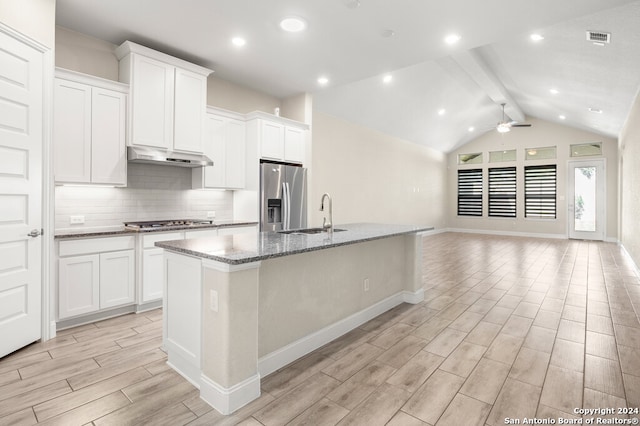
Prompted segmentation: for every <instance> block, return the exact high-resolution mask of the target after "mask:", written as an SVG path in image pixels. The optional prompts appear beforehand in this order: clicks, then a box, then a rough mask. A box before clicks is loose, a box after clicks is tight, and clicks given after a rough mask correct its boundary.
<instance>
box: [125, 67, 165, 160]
mask: <svg viewBox="0 0 640 426" xmlns="http://www.w3.org/2000/svg"><path fill="white" fill-rule="evenodd" d="M173 73H174V67H173V66H171V65H168V64H165V63H164V62H160V61H156V60H154V59H151V58H146V57H144V56H139V55H133V78H132V80H131V81H132V84H131V105H132V111H131V127H132V129H131V135H132V136H131V141H130V143H131V144H132V145H146V146H155V147H159V148H166V149H171V148H172V146H173V90H174V80H173Z"/></svg>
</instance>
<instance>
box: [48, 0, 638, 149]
mask: <svg viewBox="0 0 640 426" xmlns="http://www.w3.org/2000/svg"><path fill="white" fill-rule="evenodd" d="M56 8H57V18H56V20H57V24H58V25H60V26H63V27H66V28H69V29H72V30H75V31H78V32H81V33H85V34H88V35H91V36H94V37H97V38H100V39H103V40H106V41H109V42H111V43H114V44H120V43H122V42H123V41H124V40H132V41H135V42H137V43H140V44H144V45H147V46H149V47H152V48H155V49H158V50H162V51H164V52H166V53H169V54H173V55H175V56H178V57H181V58H184V59H187V60H190V61H192V62H195V63H198V64H201V65H204V66H207V67H210V68H213V69H214V70H215V71H216V75H217V76H218V77H220V78H223V79H226V80H230V81H233V82H235V83H238V84H242V85H245V86H248V87H251V88H253V89H256V90H259V91H262V92H265V93H269V94H271V95H273V96H276V97H280V98H286V97H288V96H292V95H295V94H298V93H301V92H310V93H313V99H314V108H316V109H317V110H319V111H322V112H324V113H327V114H331V115H334V116H337V117H340V118H344V119H346V120H349V121H352V122H355V123H359V124H361V125H364V126H367V127H370V128H373V129H376V130H379V131H381V132H384V133H387V134H390V135H392V136H395V137H399V138H402V139H405V140H408V141H411V142H415V143H418V144H422V145H425V146H429V147H431V148H434V149H437V150H439V151H444V152H449V151H451V150H453V149H455V148H457V147H459V146H461V145H463V144H465V143H466V142H468V141H469V140H471V139H474V138H476V137H477V136H478V135H480V134H482V133H483V132H486V131H494V130H493V128H494V127H495V125H496V123H497V122H498V121H501V120H502V109H501V106H500V104H501V103H506V108H505V111H506V114H507V116H508V117H507V120H516V121H519V122H522V121H526V117H527V116H528V117H536V118H541V119H544V120H548V121H555V122H562V123H564V124H566V125H569V126H573V127H577V128H581V129H586V130H591V131H593V132H595V133H599V134H602V135H604V136H609V137H616V136H617V135H618V132H619V131H620V129H621V127H622V125H623V123H624V120H625V119H626V117H627V115H628V112H629V109H630V106H631V103H632V101H633V99H634V97H635V96H636V94H637V91H638V88H639V87H640V49H639V48H638V47H637V46H638V41H639V39H640V30H638V28H640V1H629V0H607V1H606V2H603V1H601V0H563V1H561V2H558V1H555V0H554V1H552V0H538V1H535V2H533V1H530V0H486V1H482V2H480V1H474V0H447V1H440V2H431V1H418V0H394V1H392V2H391V1H385V0H188V1H176V0H135V1H131V0H109V1H104V0H57V2H56ZM292 15H293V16H298V17H302V18H304V20H306V22H307V24H308V27H307V29H306V30H305V31H303V32H300V33H286V32H284V31H282V30H281V29H280V28H279V26H278V23H279V21H280V20H281V19H282V18H283V17H285V16H292ZM587 31H598V32H606V33H610V34H611V42H610V43H608V44H605V45H596V44H594V43H593V42H591V41H588V40H587V39H586V32H587ZM532 33H537V34H540V35H542V36H543V37H544V39H543V40H541V41H538V42H534V41H532V40H531V39H530V38H529V36H530V35H531V34H532ZM450 34H457V35H459V36H460V37H461V39H460V41H459V42H457V43H455V44H453V45H449V44H447V43H445V42H444V38H445V37H446V36H447V35H450ZM233 37H243V38H244V39H245V40H246V45H244V46H243V47H241V48H239V47H237V46H235V45H233V44H232V43H231V39H232V38H233ZM387 75H390V76H391V80H390V81H387V82H386V83H385V82H383V77H384V76H387ZM320 76H325V77H327V78H328V80H329V82H328V83H327V84H326V85H324V86H320V85H318V82H317V79H318V77H320ZM552 89H553V90H554V91H555V93H551V90H552ZM589 109H591V110H592V111H594V110H596V111H600V112H592V111H590V110H589ZM560 116H562V117H564V118H560ZM471 127H473V131H470V130H469V129H470V128H471ZM513 131H514V132H515V131H518V132H521V131H527V129H526V128H522V129H520V128H519V129H513Z"/></svg>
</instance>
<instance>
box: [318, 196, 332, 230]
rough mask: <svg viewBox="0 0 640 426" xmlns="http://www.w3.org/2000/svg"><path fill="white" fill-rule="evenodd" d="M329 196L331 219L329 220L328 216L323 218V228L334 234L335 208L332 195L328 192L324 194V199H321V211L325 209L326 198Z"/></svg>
mask: <svg viewBox="0 0 640 426" xmlns="http://www.w3.org/2000/svg"><path fill="white" fill-rule="evenodd" d="M325 198H327V199H328V200H329V221H328V222H327V217H326V216H325V217H324V218H322V229H324V230H325V231H327V232H328V233H329V234H333V208H332V204H333V203H332V202H331V195H329V194H328V193H326V192H325V193H324V194H322V200H320V211H321V212H323V211H324V199H325Z"/></svg>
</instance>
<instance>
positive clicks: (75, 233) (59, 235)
mask: <svg viewBox="0 0 640 426" xmlns="http://www.w3.org/2000/svg"><path fill="white" fill-rule="evenodd" d="M257 224H258V222H247V221H241V220H233V221H223V222H222V221H221V222H216V223H206V224H194V225H177V226H167V227H163V228H151V229H144V230H139V229H129V228H126V227H124V226H112V227H105V228H93V229H64V230H61V231H56V232H55V234H54V238H55V239H69V238H86V237H105V236H112V235H137V234H149V233H152V232H171V231H184V230H186V231H190V230H196V229H207V228H230V227H233V226H245V225H257Z"/></svg>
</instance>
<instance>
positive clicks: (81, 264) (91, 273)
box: [58, 254, 100, 319]
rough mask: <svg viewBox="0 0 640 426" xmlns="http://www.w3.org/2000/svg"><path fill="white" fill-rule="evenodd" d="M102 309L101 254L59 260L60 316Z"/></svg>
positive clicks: (64, 316) (70, 315)
mask: <svg viewBox="0 0 640 426" xmlns="http://www.w3.org/2000/svg"><path fill="white" fill-rule="evenodd" d="M99 309H100V256H99V255H97V254H94V255H87V256H73V257H67V258H62V259H60V260H59V262H58V316H59V317H60V318H61V319H62V318H69V317H73V316H76V315H81V314H87V313H90V312H95V311H97V310H99Z"/></svg>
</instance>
